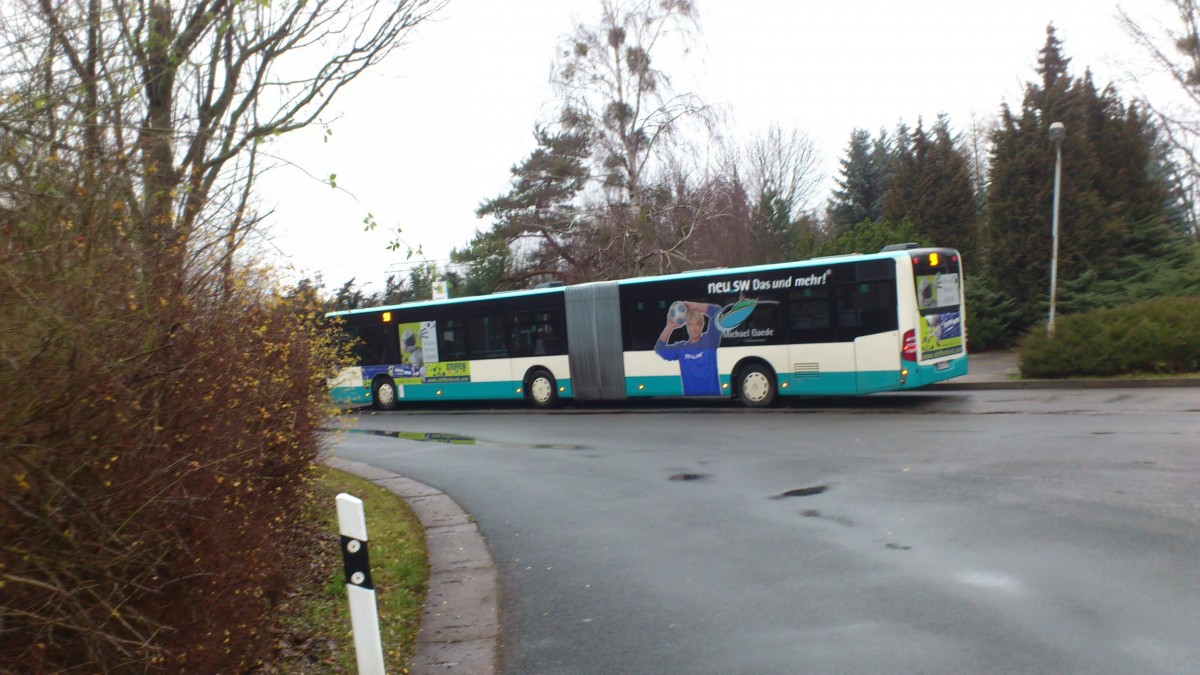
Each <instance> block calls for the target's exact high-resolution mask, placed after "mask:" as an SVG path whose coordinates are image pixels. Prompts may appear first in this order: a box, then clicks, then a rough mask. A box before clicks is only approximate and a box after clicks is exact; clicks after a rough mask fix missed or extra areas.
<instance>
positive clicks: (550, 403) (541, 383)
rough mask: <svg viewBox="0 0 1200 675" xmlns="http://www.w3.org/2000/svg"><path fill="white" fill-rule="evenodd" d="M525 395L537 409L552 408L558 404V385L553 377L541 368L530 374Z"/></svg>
mask: <svg viewBox="0 0 1200 675" xmlns="http://www.w3.org/2000/svg"><path fill="white" fill-rule="evenodd" d="M525 395H526V396H527V397H528V398H529V402H530V403H532V404H533V406H534V407H535V408H552V407H554V405H555V404H556V403H558V383H557V382H555V381H554V376H553V375H551V374H550V373H548V372H546V371H545V370H542V369H540V368H539V369H538V370H535V371H533V372H532V373H530V374H529V380H528V382H527V383H526V385H525Z"/></svg>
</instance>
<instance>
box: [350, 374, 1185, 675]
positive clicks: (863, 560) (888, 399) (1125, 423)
mask: <svg viewBox="0 0 1200 675" xmlns="http://www.w3.org/2000/svg"><path fill="white" fill-rule="evenodd" d="M351 417H353V418H354V419H355V420H356V423H357V429H359V430H364V431H365V430H380V431H387V432H397V431H402V432H407V434H406V435H407V436H408V437H407V438H396V437H391V436H386V435H373V434H368V433H350V434H345V435H344V436H343V437H342V440H341V441H340V443H339V445H338V449H337V454H338V455H340V456H342V457H346V458H348V459H354V460H358V461H363V462H367V463H369V464H372V465H374V466H378V467H381V468H386V469H390V470H393V471H396V472H399V473H403V474H405V475H408V476H410V477H412V478H414V479H416V480H419V481H421V482H424V483H427V484H429V485H432V486H435V487H437V488H439V489H441V490H443V491H445V492H446V493H448V494H450V495H451V496H452V497H454V499H456V500H457V501H458V502H459V503H460V504H461V505H462V506H463V507H465V508H466V509H467V510H468V511H470V512H471V513H472V514H473V516H474V517H475V519H476V520H477V521H478V523H479V525H480V527H481V529H482V530H483V532H484V534H485V535H486V536H487V538H488V543H489V546H490V548H491V551H492V554H493V557H494V558H495V560H496V563H497V566H498V569H499V573H500V583H501V588H502V591H501V593H502V597H501V611H502V626H503V634H502V642H503V651H502V654H501V667H502V668H501V669H502V672H505V673H833V672H839V673H879V672H921V673H966V672H971V673H1012V672H1030V673H1032V672H1036V673H1048V672H1054V673H1075V672H1078V673H1084V672H1086V673H1155V672H1157V673H1180V672H1195V670H1196V669H1197V668H1200V641H1198V640H1197V637H1198V636H1200V564H1197V560H1198V559H1200V527H1198V525H1200V442H1198V439H1200V396H1198V395H1197V393H1196V390H1195V389H1156V390H1147V391H1128V390H1122V391H1112V390H1099V391H1072V390H1068V391H1060V390H1054V391H1015V392H959V393H951V394H916V395H896V396H880V397H867V398H860V399H852V400H826V401H813V402H806V403H803V404H795V405H791V406H789V407H787V408H784V409H782V410H776V411H770V412H767V413H765V414H764V413H757V412H748V411H742V410H741V409H739V408H736V407H730V406H724V405H720V404H718V405H713V406H702V407H685V406H683V405H679V404H668V405H664V406H647V405H641V406H631V407H611V408H597V407H591V408H587V409H582V410H574V409H568V410H564V411H560V412H558V413H555V414H530V413H526V412H525V411H523V410H521V409H519V408H500V409H491V410H489V411H472V410H470V409H465V408H427V409H425V410H419V411H415V412H403V413H387V414H377V415H356V416H351ZM424 433H440V434H454V435H458V436H460V437H462V438H460V439H459V440H460V441H466V443H470V442H471V440H473V441H474V443H473V444H464V443H457V444H451V443H444V442H434V441H418V440H411V438H412V434H424ZM441 440H447V439H441ZM789 493H791V495H793V496H788V495H789Z"/></svg>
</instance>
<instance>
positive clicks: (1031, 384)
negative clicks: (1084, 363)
mask: <svg viewBox="0 0 1200 675" xmlns="http://www.w3.org/2000/svg"><path fill="white" fill-rule="evenodd" d="M1166 387H1200V378H1194V377H1176V378H1162V379H1116V380H1104V379H1097V380H987V381H976V382H970V381H967V382H956V381H953V380H952V381H949V382H939V383H937V384H931V385H929V386H927V387H924V389H925V390H927V391H937V390H947V389H957V390H975V391H981V390H987V389H1159V388H1166Z"/></svg>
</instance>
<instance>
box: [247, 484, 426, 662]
mask: <svg viewBox="0 0 1200 675" xmlns="http://www.w3.org/2000/svg"><path fill="white" fill-rule="evenodd" d="M341 492H345V493H348V494H352V495H354V496H355V497H358V498H359V499H361V500H363V505H364V508H365V510H366V516H367V535H368V536H369V537H370V555H371V577H372V579H373V580H374V582H375V596H376V601H377V603H378V606H379V629H380V634H381V636H382V639H383V648H384V664H385V665H386V666H387V670H388V672H390V673H401V672H404V671H403V667H404V664H405V663H407V662H408V659H409V658H410V657H411V656H412V653H413V645H414V642H415V639H416V634H417V630H418V629H419V628H420V620H421V607H422V605H423V603H424V602H425V593H426V590H427V588H428V583H429V565H428V558H427V556H426V552H425V534H424V530H423V529H422V528H421V524H420V523H419V522H418V521H417V518H416V516H415V515H414V514H413V512H412V510H411V509H409V507H408V504H407V503H405V502H404V500H403V499H401V498H399V497H397V496H396V495H394V494H392V493H391V492H389V491H388V490H386V489H384V488H381V487H379V486H377V485H374V484H372V483H370V482H369V481H366V480H363V479H361V478H358V477H356V476H352V475H350V474H347V473H344V472H341V471H337V470H334V469H330V468H328V467H321V468H320V470H319V479H318V480H317V482H316V483H315V484H314V486H313V501H312V504H311V508H312V521H313V522H314V523H316V525H315V528H314V529H315V532H314V537H313V538H314V546H319V547H320V551H319V552H317V553H316V555H315V556H314V559H313V562H312V574H311V575H310V578H309V579H307V580H305V582H304V583H303V586H302V588H301V589H300V590H299V592H298V593H297V594H296V595H294V596H292V597H290V598H289V599H288V600H287V601H286V602H285V603H283V604H282V605H281V606H280V608H279V617H280V628H279V631H280V639H279V643H278V647H277V650H276V658H275V659H274V660H273V662H272V663H269V664H264V665H263V667H262V669H261V670H262V671H263V672H270V673H330V672H337V673H353V672H356V670H357V667H356V665H355V655H354V641H353V637H352V635H351V631H350V607H349V604H348V602H347V600H346V589H345V580H344V579H343V572H342V557H341V552H340V548H339V539H338V526H337V509H336V504H335V499H336V497H337V495H338V493H341Z"/></svg>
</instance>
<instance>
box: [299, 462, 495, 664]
mask: <svg viewBox="0 0 1200 675" xmlns="http://www.w3.org/2000/svg"><path fill="white" fill-rule="evenodd" d="M322 461H324V463H325V464H327V465H328V466H331V467H333V468H335V469H338V470H341V471H345V472H346V473H351V474H354V475H356V476H358V477H360V478H363V479H366V480H369V481H371V482H372V483H374V484H376V485H378V486H380V487H383V488H386V489H388V490H390V491H392V492H393V493H394V494H396V495H398V496H399V497H400V498H402V499H404V500H405V501H406V502H408V504H409V506H411V507H412V509H413V511H414V512H415V513H416V515H417V518H418V519H419V520H420V521H421V525H422V526H423V527H424V528H425V545H426V548H427V549H428V550H429V594H428V595H427V596H426V598H425V609H424V611H423V612H422V615H421V630H420V632H419V633H417V644H416V652H415V653H414V654H413V657H412V660H411V661H409V663H408V672H410V673H414V674H416V675H423V674H424V673H435V672H436V673H451V674H455V673H471V674H474V673H494V672H497V664H498V655H499V654H498V652H499V645H500V612H499V591H498V586H497V576H496V568H495V565H494V564H493V561H492V554H491V552H490V551H489V550H488V547H487V542H486V541H485V540H484V538H483V533H482V532H480V531H479V527H478V526H477V525H476V524H475V522H474V521H472V520H471V517H470V516H469V515H468V514H467V512H466V511H463V509H462V507H460V506H459V505H458V503H457V502H455V501H454V500H453V499H451V498H450V497H449V496H448V495H446V494H445V493H444V492H441V491H440V490H438V489H436V488H433V487H430V486H428V485H424V484H422V483H418V482H417V481H415V480H412V479H410V478H407V477H405V476H402V475H400V474H397V473H393V472H391V471H386V470H384V469H378V468H375V467H373V466H371V465H369V464H363V463H361V462H354V461H351V460H348V459H341V458H338V457H325V458H324V459H323V460H322ZM367 536H370V532H368V533H367Z"/></svg>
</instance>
